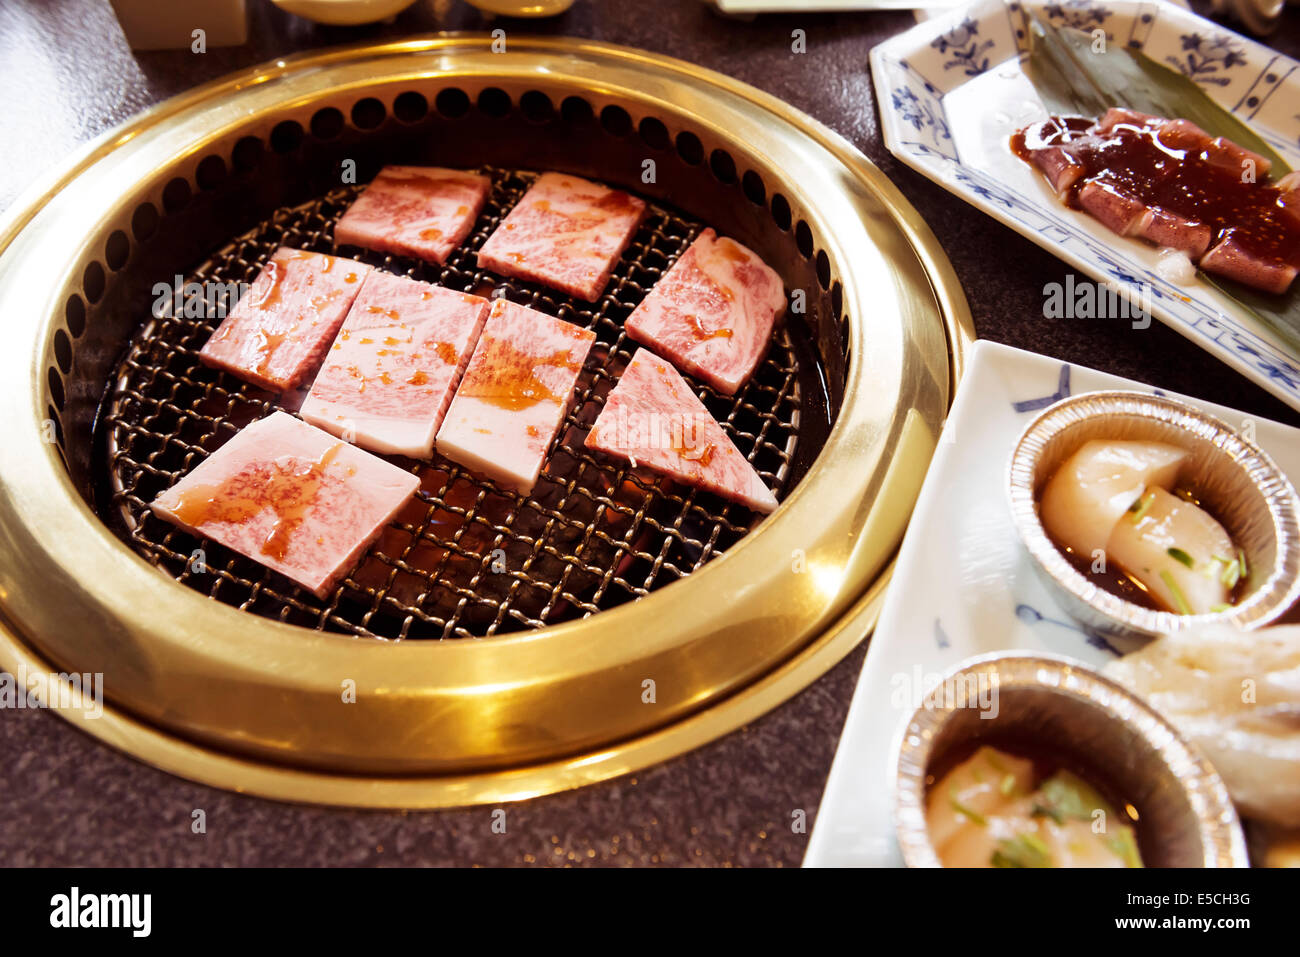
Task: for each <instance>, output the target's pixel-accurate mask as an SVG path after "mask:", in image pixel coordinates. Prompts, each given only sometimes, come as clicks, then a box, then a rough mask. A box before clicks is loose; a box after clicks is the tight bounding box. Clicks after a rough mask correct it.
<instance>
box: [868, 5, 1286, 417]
mask: <svg viewBox="0 0 1300 957" xmlns="http://www.w3.org/2000/svg"><path fill="white" fill-rule="evenodd" d="M1026 8H1029V9H1032V10H1033V11H1034V12H1035V13H1036V14H1037V15H1038V16H1039V17H1040V18H1042V19H1044V20H1048V21H1050V22H1052V23H1054V24H1056V25H1058V26H1061V25H1066V26H1073V27H1078V28H1081V29H1084V30H1087V31H1092V30H1094V29H1101V30H1104V31H1105V33H1106V36H1107V38H1108V39H1107V42H1109V43H1120V44H1127V45H1130V46H1134V47H1138V48H1141V49H1142V50H1143V51H1144V52H1145V53H1146V54H1147V56H1149V57H1151V58H1152V59H1154V60H1155V61H1156V62H1158V63H1161V64H1164V65H1166V66H1170V67H1173V68H1175V69H1178V70H1180V71H1182V72H1183V73H1184V74H1186V75H1188V76H1190V77H1191V78H1192V79H1194V80H1195V81H1196V82H1197V83H1198V84H1200V85H1201V86H1202V87H1203V88H1204V89H1205V90H1206V92H1208V93H1209V94H1210V96H1211V97H1212V98H1213V99H1214V100H1215V101H1216V102H1218V103H1219V104H1220V105H1221V106H1223V107H1224V108H1225V109H1227V110H1230V111H1231V112H1233V113H1234V114H1236V115H1237V116H1238V117H1239V118H1241V119H1242V120H1244V121H1245V122H1247V123H1249V124H1250V125H1251V127H1252V128H1253V129H1254V130H1255V132H1256V133H1258V134H1259V135H1260V136H1262V137H1263V138H1264V139H1265V140H1267V141H1268V142H1269V144H1270V145H1272V146H1273V147H1274V148H1275V149H1276V150H1277V151H1278V153H1280V154H1281V155H1282V156H1283V157H1285V158H1286V160H1287V162H1288V163H1289V164H1290V165H1291V166H1292V167H1293V168H1300V64H1298V63H1296V62H1295V61H1294V60H1291V59H1289V58H1287V57H1284V56H1282V55H1281V54H1279V53H1277V52H1276V51H1275V50H1271V49H1269V48H1268V47H1265V46H1262V45H1261V44H1258V43H1255V42H1253V41H1251V40H1247V39H1245V38H1244V37H1241V36H1239V35H1237V34H1235V33H1232V32H1230V31H1228V30H1225V29H1224V28H1223V27H1221V26H1219V25H1217V24H1215V23H1211V22H1210V21H1209V20H1205V19H1203V18H1201V17H1198V16H1196V15H1195V14H1194V13H1191V12H1190V11H1188V10H1184V9H1182V8H1180V7H1176V6H1174V5H1172V4H1169V3H1163V2H1158V0H1141V2H1139V0H1063V2H1057V3H1045V2H1043V0H978V2H976V3H973V4H969V5H966V6H962V7H960V8H958V9H955V10H951V11H948V12H946V13H944V14H942V15H941V16H938V17H935V18H934V19H931V20H926V21H925V22H923V23H919V24H917V25H916V26H915V27H913V28H912V29H911V30H908V31H907V32H906V33H902V34H899V35H898V36H896V37H893V38H892V39H890V40H887V41H885V42H884V43H881V44H879V45H878V46H877V47H876V48H875V49H873V50H872V51H871V69H872V75H873V77H874V79H875V85H876V100H877V102H878V103H879V105H880V116H881V126H882V131H883V134H884V139H885V145H886V146H887V147H888V148H889V150H890V152H892V153H893V154H894V155H895V156H897V157H898V158H899V159H901V160H902V161H903V162H905V163H907V164H908V165H909V166H911V167H913V168H914V169H916V170H918V171H919V172H921V173H923V174H924V175H926V176H928V177H929V178H930V179H932V180H934V181H935V182H937V183H939V184H940V185H941V186H943V187H944V188H945V189H947V190H949V191H950V192H952V193H955V194H956V195H957V196H960V197H961V198H962V199H964V200H966V201H967V202H969V203H971V204H973V205H975V206H977V207H979V208H980V209H982V210H984V212H986V213H988V214H989V215H990V216H992V217H994V218H995V219H997V220H999V221H1000V222H1002V223H1005V224H1006V225H1007V226H1010V227H1011V228H1012V229H1014V230H1016V232H1018V233H1020V234H1021V235H1023V236H1025V237H1027V238H1029V239H1030V240H1032V241H1033V242H1035V243H1037V244H1038V245H1039V246H1042V247H1043V248H1044V249H1046V250H1048V251H1049V252H1051V253H1053V254H1054V255H1056V256H1059V257H1060V258H1061V259H1063V260H1064V261H1065V262H1067V263H1069V264H1070V265H1071V266H1073V267H1074V268H1076V269H1078V270H1079V271H1080V272H1083V273H1086V274H1087V275H1089V276H1091V277H1093V278H1094V279H1097V280H1101V281H1105V282H1111V283H1115V284H1117V285H1118V286H1120V287H1122V288H1127V289H1130V290H1142V291H1143V292H1144V293H1145V294H1146V295H1145V296H1144V297H1143V298H1144V299H1145V300H1146V301H1147V303H1149V309H1150V312H1151V314H1152V315H1154V316H1155V317H1156V318H1157V319H1159V320H1160V321H1162V322H1164V323H1166V324H1167V325H1169V326H1172V327H1173V328H1174V329H1176V330H1177V331H1178V332H1180V333H1182V334H1183V335H1185V336H1187V337H1188V338H1189V339H1191V340H1192V341H1193V342H1196V343H1197V344H1198V345H1200V346H1201V347H1203V348H1204V349H1206V350H1207V351H1209V352H1211V353H1213V354H1214V355H1216V356H1218V357H1219V358H1220V359H1222V360H1223V361H1224V362H1226V363H1228V364H1229V365H1230V366H1232V367H1233V368H1235V369H1237V370H1238V371H1239V372H1241V373H1242V374H1244V375H1246V376H1247V377H1249V378H1250V379H1252V380H1253V381H1255V382H1257V383H1259V385H1261V386H1263V387H1264V388H1265V389H1267V390H1269V391H1270V392H1272V393H1273V394H1274V395H1276V396H1278V397H1279V398H1281V399H1282V400H1283V401H1284V402H1287V403H1289V404H1290V405H1292V406H1294V407H1295V408H1297V409H1300V355H1297V354H1296V352H1295V350H1293V349H1290V348H1288V347H1287V346H1286V345H1285V343H1284V342H1283V341H1282V340H1281V339H1279V338H1278V337H1277V336H1276V335H1275V334H1273V333H1272V332H1271V331H1270V330H1269V329H1267V328H1266V327H1265V326H1263V325H1262V324H1261V323H1260V322H1259V321H1258V320H1257V319H1255V318H1253V317H1252V316H1251V315H1250V314H1249V313H1247V312H1245V311H1244V310H1242V309H1241V308H1240V307H1239V306H1237V305H1235V304H1234V303H1232V302H1231V301H1230V300H1228V299H1226V298H1224V297H1223V296H1221V295H1219V294H1218V293H1217V292H1215V291H1214V290H1213V289H1211V288H1210V287H1209V286H1207V285H1205V284H1204V283H1202V282H1200V281H1199V280H1194V281H1193V282H1192V283H1190V284H1188V285H1186V286H1178V285H1174V284H1172V283H1170V282H1168V281H1166V280H1164V279H1162V278H1160V276H1158V275H1157V274H1156V272H1155V264H1156V258H1157V251H1156V248H1155V247H1154V246H1152V245H1150V244H1148V243H1145V242H1143V241H1141V240H1137V239H1128V238H1124V237H1120V236H1117V235H1115V234H1114V233H1112V232H1111V231H1110V230H1108V229H1106V227H1104V226H1102V225H1101V224H1100V223H1098V222H1097V221H1096V220H1094V219H1092V218H1091V217H1090V216H1087V215H1085V214H1083V213H1079V212H1074V211H1071V210H1068V209H1066V208H1065V207H1063V206H1062V205H1061V204H1060V202H1059V201H1057V199H1056V197H1055V195H1054V194H1053V193H1052V191H1051V189H1050V188H1049V187H1048V185H1047V182H1046V180H1044V178H1043V177H1042V176H1041V175H1040V174H1039V173H1038V172H1037V170H1035V169H1034V168H1032V167H1030V166H1029V165H1028V164H1027V163H1024V162H1023V161H1021V160H1020V159H1018V158H1017V157H1016V156H1015V155H1014V154H1012V152H1011V149H1010V146H1009V141H1010V138H1011V134H1012V133H1014V132H1015V131H1016V130H1018V129H1020V128H1022V127H1024V126H1026V125H1028V124H1030V123H1033V122H1036V121H1038V120H1041V119H1043V118H1044V117H1046V116H1047V110H1046V108H1045V107H1044V106H1043V104H1042V101H1041V100H1040V99H1039V97H1038V94H1037V93H1036V92H1035V91H1034V88H1033V85H1032V84H1031V83H1030V82H1029V80H1028V79H1027V78H1026V76H1025V74H1024V71H1023V70H1022V69H1021V57H1022V56H1023V53H1024V50H1025V44H1026V40H1025V36H1026V34H1025V18H1026V13H1025V10H1026ZM1057 321H1066V320H1057ZM1073 321H1081V322H1086V321H1088V320H1087V319H1077V320H1073ZM1134 334H1135V335H1140V332H1135V333H1134Z"/></svg>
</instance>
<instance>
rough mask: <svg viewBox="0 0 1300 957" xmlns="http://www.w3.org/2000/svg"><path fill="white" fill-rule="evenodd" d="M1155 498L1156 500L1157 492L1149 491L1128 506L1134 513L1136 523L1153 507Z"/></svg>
mask: <svg viewBox="0 0 1300 957" xmlns="http://www.w3.org/2000/svg"><path fill="white" fill-rule="evenodd" d="M1155 500H1156V493H1155V492H1147V493H1146V494H1144V495H1143V496H1142V497H1141V498H1139V499H1138V500H1137V501H1136V502H1134V503H1133V504H1132V505H1130V506H1129V507H1128V510H1129V511H1130V512H1132V513H1133V524H1134V525H1136V524H1137V523H1138V522H1140V521H1142V516H1143V515H1145V514H1146V513H1147V510H1148V509H1149V508H1151V505H1152V503H1153V502H1155Z"/></svg>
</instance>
